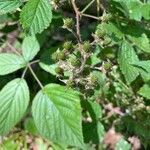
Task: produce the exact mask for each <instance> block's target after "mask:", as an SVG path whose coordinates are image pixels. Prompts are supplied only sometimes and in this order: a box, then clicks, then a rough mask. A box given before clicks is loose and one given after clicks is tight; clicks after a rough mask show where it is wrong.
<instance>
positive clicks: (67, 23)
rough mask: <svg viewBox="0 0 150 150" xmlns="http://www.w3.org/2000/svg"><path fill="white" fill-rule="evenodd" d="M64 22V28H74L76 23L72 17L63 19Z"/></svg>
mask: <svg viewBox="0 0 150 150" xmlns="http://www.w3.org/2000/svg"><path fill="white" fill-rule="evenodd" d="M63 22H64V25H63V28H66V29H72V27H73V25H74V21H73V19H72V18H66V19H63Z"/></svg>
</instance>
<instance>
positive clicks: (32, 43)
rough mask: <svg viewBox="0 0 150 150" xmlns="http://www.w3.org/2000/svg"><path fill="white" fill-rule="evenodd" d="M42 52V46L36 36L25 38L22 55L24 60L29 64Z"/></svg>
mask: <svg viewBox="0 0 150 150" xmlns="http://www.w3.org/2000/svg"><path fill="white" fill-rule="evenodd" d="M39 50H40V45H39V43H38V41H37V39H36V37H35V36H27V37H25V39H24V41H23V44H22V54H23V57H24V59H25V60H26V61H27V62H29V61H30V60H32V59H33V58H34V57H35V56H36V55H37V53H38V52H39Z"/></svg>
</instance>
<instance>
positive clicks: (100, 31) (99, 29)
mask: <svg viewBox="0 0 150 150" xmlns="http://www.w3.org/2000/svg"><path fill="white" fill-rule="evenodd" d="M95 34H96V35H97V36H98V37H99V38H102V37H104V36H105V35H106V31H105V30H103V29H101V28H98V29H97V30H96V31H95Z"/></svg>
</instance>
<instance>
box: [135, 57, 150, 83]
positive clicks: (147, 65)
mask: <svg viewBox="0 0 150 150" xmlns="http://www.w3.org/2000/svg"><path fill="white" fill-rule="evenodd" d="M133 66H134V67H136V68H137V69H138V70H139V72H140V74H141V77H142V78H143V80H144V81H145V82H147V81H149V80H150V60H146V61H138V62H136V63H134V64H133Z"/></svg>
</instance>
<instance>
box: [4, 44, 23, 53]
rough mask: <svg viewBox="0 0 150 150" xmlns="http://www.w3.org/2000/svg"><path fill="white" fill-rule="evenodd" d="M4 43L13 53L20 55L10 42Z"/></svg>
mask: <svg viewBox="0 0 150 150" xmlns="http://www.w3.org/2000/svg"><path fill="white" fill-rule="evenodd" d="M6 44H7V45H8V47H10V48H11V50H12V51H13V52H14V53H16V54H17V55H19V56H21V54H20V53H19V52H18V51H17V50H16V49H15V48H14V47H13V46H12V45H11V44H10V43H8V42H7V43H6Z"/></svg>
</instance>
